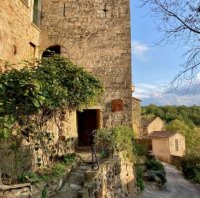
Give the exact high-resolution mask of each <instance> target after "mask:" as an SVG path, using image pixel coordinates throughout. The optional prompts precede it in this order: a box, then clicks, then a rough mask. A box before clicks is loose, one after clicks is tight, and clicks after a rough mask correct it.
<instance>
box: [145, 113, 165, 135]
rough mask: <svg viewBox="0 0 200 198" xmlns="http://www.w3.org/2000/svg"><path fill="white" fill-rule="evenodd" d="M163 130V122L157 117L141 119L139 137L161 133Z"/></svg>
mask: <svg viewBox="0 0 200 198" xmlns="http://www.w3.org/2000/svg"><path fill="white" fill-rule="evenodd" d="M164 129H165V122H164V121H163V120H162V119H161V118H159V117H153V118H148V117H147V118H142V132H141V136H147V135H149V134H151V133H152V132H153V131H163V130H164Z"/></svg>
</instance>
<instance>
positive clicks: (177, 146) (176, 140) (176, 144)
mask: <svg viewBox="0 0 200 198" xmlns="http://www.w3.org/2000/svg"><path fill="white" fill-rule="evenodd" d="M175 149H176V151H179V145H178V139H175Z"/></svg>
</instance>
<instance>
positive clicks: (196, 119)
mask: <svg viewBox="0 0 200 198" xmlns="http://www.w3.org/2000/svg"><path fill="white" fill-rule="evenodd" d="M142 115H143V116H147V115H148V116H158V117H160V118H162V119H163V120H164V121H165V122H166V123H170V122H171V121H173V120H180V121H182V122H184V123H185V124H186V125H189V126H190V127H192V126H193V127H194V126H199V127H200V106H191V107H187V106H156V105H149V106H145V107H142Z"/></svg>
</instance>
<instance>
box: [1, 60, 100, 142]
mask: <svg viewBox="0 0 200 198" xmlns="http://www.w3.org/2000/svg"><path fill="white" fill-rule="evenodd" d="M102 91H103V88H102V85H101V82H100V81H99V80H98V79H96V78H95V77H94V76H92V75H91V74H90V73H88V72H86V71H85V70H84V69H83V68H81V67H78V66H76V65H74V64H73V63H72V62H70V61H69V60H67V59H64V58H62V57H59V56H55V57H52V58H46V59H43V60H41V61H39V62H38V64H37V66H35V67H33V65H31V64H30V63H27V62H25V65H24V67H23V69H21V70H16V69H11V70H9V71H6V72H4V73H0V139H4V138H7V137H9V135H10V134H11V133H12V131H13V130H19V131H20V132H21V131H22V129H23V128H24V132H25V133H27V131H37V130H36V129H35V128H33V127H37V126H38V125H41V123H40V124H38V123H37V122H36V121H35V122H34V123H33V118H34V117H37V116H39V115H40V114H41V117H44V116H45V113H47V117H48V116H49V115H50V114H51V113H49V112H52V111H55V110H58V109H61V108H66V107H67V108H68V109H75V108H81V107H84V106H88V105H91V104H93V103H94V102H95V101H96V100H97V99H98V97H99V95H100V94H101V93H102ZM33 115H34V116H33ZM35 115H36V116H35ZM31 118H32V119H31ZM37 120H38V119H37ZM39 120H41V121H42V119H39ZM44 120H45V119H44ZM31 121H32V122H31Z"/></svg>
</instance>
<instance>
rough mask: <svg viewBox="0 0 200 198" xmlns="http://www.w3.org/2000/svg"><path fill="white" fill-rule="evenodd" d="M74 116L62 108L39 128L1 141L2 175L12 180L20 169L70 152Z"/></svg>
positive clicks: (73, 141)
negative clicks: (40, 129) (36, 130)
mask: <svg viewBox="0 0 200 198" xmlns="http://www.w3.org/2000/svg"><path fill="white" fill-rule="evenodd" d="M75 118H76V112H75V111H72V112H70V111H68V110H62V111H59V112H57V114H56V115H55V116H54V117H52V118H50V119H49V120H48V121H47V122H46V123H45V125H44V126H43V128H42V132H38V133H37V132H35V133H33V132H32V134H31V133H30V134H31V135H30V134H26V135H24V134H13V136H12V137H10V139H7V140H3V141H1V142H0V159H1V162H0V172H2V174H3V176H5V177H6V178H10V179H11V180H13V179H14V180H16V178H17V176H18V175H20V174H21V173H24V172H30V171H36V170H38V169H40V168H42V167H45V166H48V165H51V163H52V159H54V157H57V156H61V155H65V154H69V153H74V148H75V145H76V144H77V138H78V133H77V127H76V121H74V122H73V120H76V119H75ZM49 138H51V139H49ZM0 176H1V175H0ZM4 184H9V183H7V182H6V183H4Z"/></svg>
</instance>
